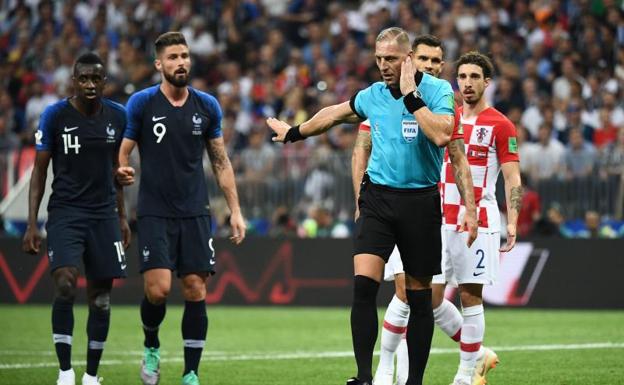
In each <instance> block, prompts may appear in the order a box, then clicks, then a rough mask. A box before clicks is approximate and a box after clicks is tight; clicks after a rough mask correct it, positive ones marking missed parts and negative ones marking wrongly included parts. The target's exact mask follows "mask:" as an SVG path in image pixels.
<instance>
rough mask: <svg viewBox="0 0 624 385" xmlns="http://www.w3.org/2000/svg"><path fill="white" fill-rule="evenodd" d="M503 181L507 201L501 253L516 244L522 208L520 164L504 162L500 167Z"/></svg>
mask: <svg viewBox="0 0 624 385" xmlns="http://www.w3.org/2000/svg"><path fill="white" fill-rule="evenodd" d="M501 170H502V171H503V178H504V179H505V197H506V201H507V244H506V245H505V246H503V247H502V248H501V251H509V250H511V249H512V248H513V247H514V245H515V243H516V227H517V223H518V214H519V213H520V209H521V208H522V194H523V189H522V183H521V182H520V164H519V163H518V162H506V163H503V164H502V166H501Z"/></svg>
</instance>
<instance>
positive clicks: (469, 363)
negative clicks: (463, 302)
mask: <svg viewBox="0 0 624 385" xmlns="http://www.w3.org/2000/svg"><path fill="white" fill-rule="evenodd" d="M462 313H463V315H464V324H463V326H462V329H461V342H460V352H459V358H460V361H459V370H458V372H457V376H456V378H457V377H458V376H459V377H463V378H466V379H468V380H469V379H471V378H472V373H473V371H474V368H475V366H476V363H477V358H478V356H479V351H480V350H481V343H482V342H483V335H484V334H485V316H484V314H483V305H477V306H470V307H465V308H463V310H462Z"/></svg>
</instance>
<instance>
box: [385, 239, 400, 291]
mask: <svg viewBox="0 0 624 385" xmlns="http://www.w3.org/2000/svg"><path fill="white" fill-rule="evenodd" d="M403 273H405V272H404V271H403V262H402V261H401V254H399V248H398V247H396V245H395V246H394V250H392V254H390V258H388V262H386V266H385V267H384V281H388V282H390V281H394V276H395V275H396V274H403Z"/></svg>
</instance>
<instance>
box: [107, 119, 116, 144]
mask: <svg viewBox="0 0 624 385" xmlns="http://www.w3.org/2000/svg"><path fill="white" fill-rule="evenodd" d="M106 135H108V137H107V138H106V143H115V127H113V126H112V124H111V123H108V125H107V126H106Z"/></svg>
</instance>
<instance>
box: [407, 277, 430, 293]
mask: <svg viewBox="0 0 624 385" xmlns="http://www.w3.org/2000/svg"><path fill="white" fill-rule="evenodd" d="M405 288H406V289H408V290H425V289H430V288H431V277H411V276H408V275H405Z"/></svg>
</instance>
